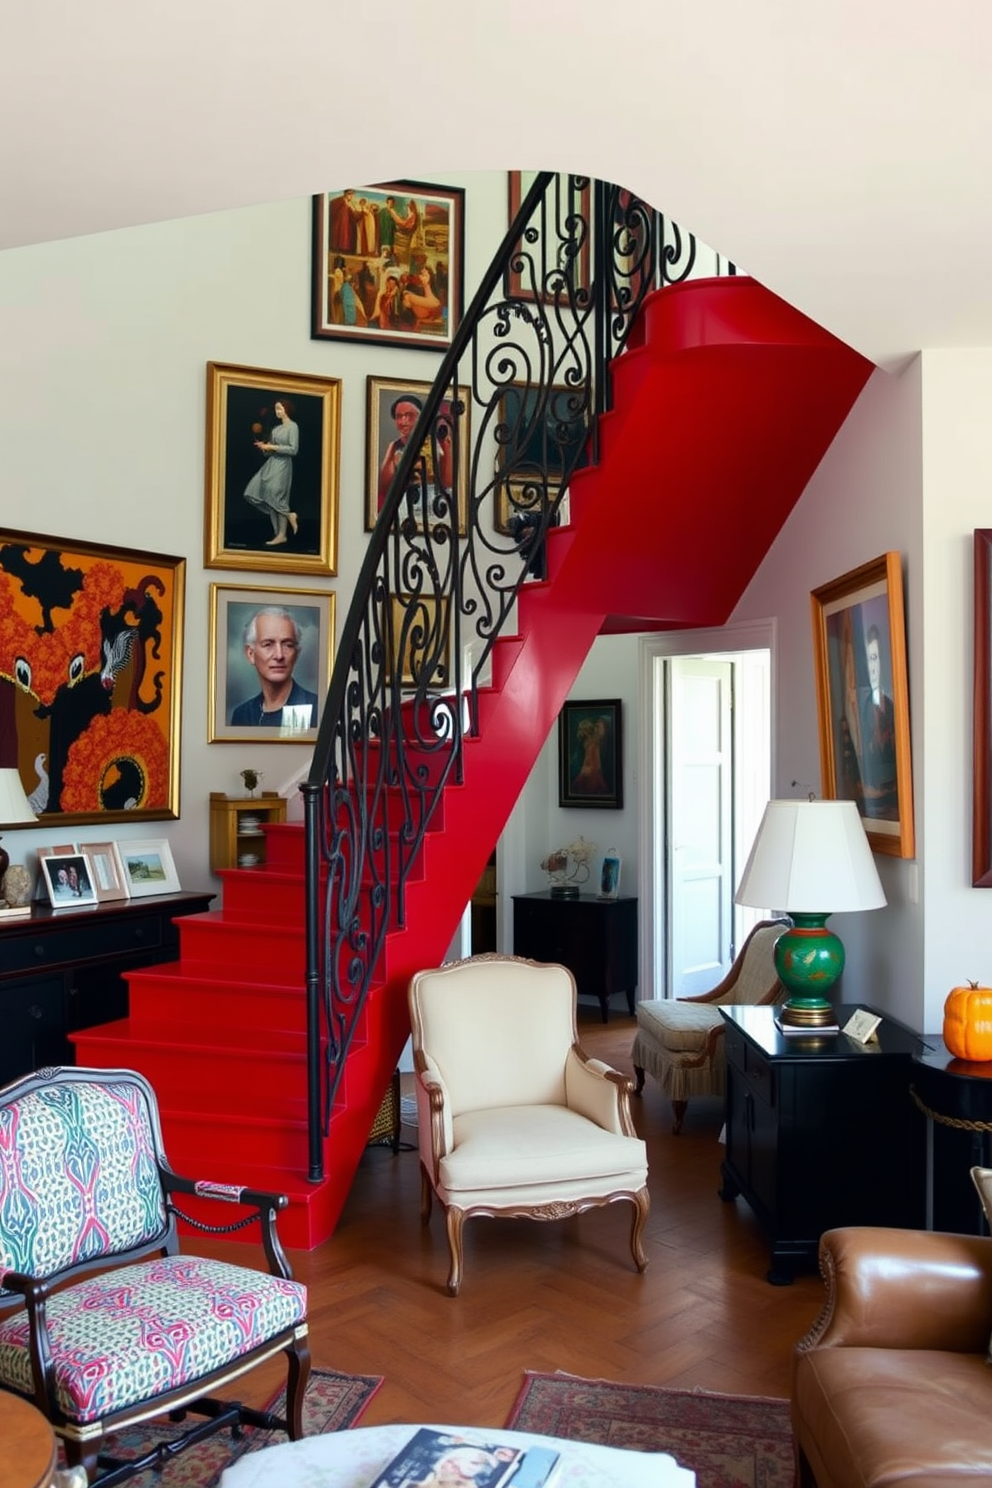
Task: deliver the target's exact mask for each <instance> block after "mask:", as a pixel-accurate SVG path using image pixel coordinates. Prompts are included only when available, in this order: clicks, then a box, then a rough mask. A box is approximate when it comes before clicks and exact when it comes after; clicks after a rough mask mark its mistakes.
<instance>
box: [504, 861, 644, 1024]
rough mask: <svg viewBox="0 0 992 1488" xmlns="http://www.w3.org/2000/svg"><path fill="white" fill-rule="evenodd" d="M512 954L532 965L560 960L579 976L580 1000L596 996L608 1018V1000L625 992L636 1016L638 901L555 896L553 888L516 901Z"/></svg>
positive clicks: (604, 1015)
mask: <svg viewBox="0 0 992 1488" xmlns="http://www.w3.org/2000/svg"><path fill="white" fill-rule="evenodd" d="M513 951H514V955H517V956H529V957H530V958H531V960H533V961H557V962H559V963H560V964H561V965H562V966H567V967H568V969H569V971H570V972H571V973H572V975H573V976H574V977H575V985H576V988H577V990H578V994H579V996H580V997H594V998H595V999H596V1000H597V1002H598V1003H599V1006H600V1010H601V1012H602V1014H603V1022H604V1023H605V1022H606V1021H607V1019H608V1018H609V1012H610V998H611V997H612V996H613V995H614V994H615V993H617V992H623V993H624V994H625V995H626V998H627V1010H628V1012H630V1013H631V1015H633V1012H634V993H635V991H636V989H637V900H636V899H635V898H633V897H632V896H631V895H621V897H620V898H619V899H599V898H597V897H596V895H595V894H579V895H578V897H577V898H575V899H558V898H554V897H552V894H551V891H550V889H544V890H541V891H540V892H539V893H536V894H514V896H513Z"/></svg>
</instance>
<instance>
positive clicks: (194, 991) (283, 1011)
mask: <svg viewBox="0 0 992 1488" xmlns="http://www.w3.org/2000/svg"><path fill="white" fill-rule="evenodd" d="M157 971H158V968H157V967H149V968H148V970H147V971H137V972H130V973H125V975H126V978H127V982H128V990H129V1004H130V1022H131V1026H132V1028H133V1029H134V1030H135V1031H138V1030H140V1028H141V1026H142V1024H148V1023H151V1024H155V1025H160V1024H162V1023H163V1022H166V1021H167V1022H170V1023H173V1022H174V1023H176V1024H177V1025H179V1027H180V1028H182V1029H184V1030H187V1031H188V1030H189V1029H190V1028H200V1027H202V1028H213V1029H221V1030H224V1029H230V1028H233V1027H236V1026H242V1025H243V1026H246V1027H249V1028H275V1029H284V1030H291V1031H294V1032H297V1033H303V1032H304V1031H305V1029H306V985H305V982H304V980H303V978H301V979H300V981H299V983H298V985H297V986H295V987H288V986H278V987H276V986H273V987H262V986H256V985H254V984H252V983H248V982H241V983H238V982H226V981H221V980H219V979H217V980H214V979H211V978H210V977H196V976H193V975H191V974H187V975H186V976H185V977H183V978H181V979H180V978H177V977H171V978H166V977H164V976H160V975H158V976H157V975H156V972H157Z"/></svg>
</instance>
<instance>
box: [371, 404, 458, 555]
mask: <svg viewBox="0 0 992 1488" xmlns="http://www.w3.org/2000/svg"><path fill="white" fill-rule="evenodd" d="M431 386H432V384H431V383H429V382H412V381H411V380H410V379H409V378H403V379H398V378H395V377H392V378H390V377H369V378H367V380H366V401H367V417H366V424H365V530H366V532H371V531H372V529H373V527H374V526H375V524H376V521H377V519H378V516H379V513H380V511H381V510H382V507H383V503H384V502H385V499H386V494H387V492H388V490H389V485H390V482H391V481H392V478H393V476H394V474H395V473H396V468H397V466H398V464H399V462H400V461H401V460H402V458H403V455H404V452H405V450H406V444H407V441H408V440H409V438H410V435H411V434H412V433H413V430H414V428H415V426H416V423H417V420H418V418H419V417H420V414H421V411H422V410H423V406H424V403H425V401H426V398H427V395H428V393H429V392H430V390H431ZM470 400H471V390H470V389H469V388H468V386H467V385H466V386H462V387H459V389H458V409H457V413H456V411H455V410H454V409H453V408H452V404H451V399H450V398H449V399H445V401H444V402H443V403H442V405H441V407H440V409H439V410H438V416H437V418H436V419H435V431H436V432H435V437H433V438H430V439H426V440H425V441H424V445H423V450H422V454H423V457H424V460H425V462H426V496H427V502H428V511H430V504H431V502H432V500H433V499H434V498H435V496H436V494H437V492H438V489H439V488H440V489H441V490H448V491H450V490H451V483H452V479H453V462H454V450H453V439H452V431H453V427H454V421H455V418H456V417H457V420H458V447H459V451H460V454H461V458H460V460H459V462H458V465H459V468H458V497H457V501H458V530H459V532H460V533H461V534H462V536H463V537H464V535H465V533H466V532H467V531H468V472H469V465H470V463H471V448H470V445H469V405H470ZM424 494H425V493H424V487H423V486H422V485H421V482H420V480H419V477H418V479H417V481H416V484H415V485H414V486H411V488H410V491H409V494H408V496H407V502H408V505H409V507H410V512H411V515H413V516H414V518H415V519H416V521H417V526H418V528H420V529H423V526H424V512H423V511H422V510H421V509H420V508H421V507H422V503H423V499H424ZM446 505H447V504H446V503H445V508H446ZM437 519H440V520H445V521H446V520H447V511H446V509H444V510H443V511H439V512H438V514H437Z"/></svg>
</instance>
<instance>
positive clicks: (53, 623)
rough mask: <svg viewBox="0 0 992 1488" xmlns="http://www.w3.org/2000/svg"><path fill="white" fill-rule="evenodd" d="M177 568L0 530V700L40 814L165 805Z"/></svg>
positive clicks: (174, 689)
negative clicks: (0, 621)
mask: <svg viewBox="0 0 992 1488" xmlns="http://www.w3.org/2000/svg"><path fill="white" fill-rule="evenodd" d="M185 573H186V565H185V562H184V560H183V559H182V558H174V557H167V556H165V555H164V554H162V553H146V552H141V551H138V550H135V549H126V548H116V547H109V546H105V545H99V544H96V543H90V542H80V541H77V540H75V539H71V538H56V537H37V536H35V535H34V534H32V533H26V532H12V531H0V614H2V615H3V616H4V619H3V623H2V625H0V708H2V714H3V716H4V717H5V719H6V720H7V722H6V729H7V731H8V734H9V739H10V749H11V752H12V753H13V752H15V751H16V763H17V768H18V770H19V771H20V776H21V781H22V783H23V785H24V789H25V791H26V793H27V795H28V798H29V800H30V801H31V804H32V807H33V809H34V811H35V813H36V814H37V816H38V820H39V822H40V823H41V824H42V825H44V826H61V825H62V824H63V823H67V822H103V823H106V822H110V821H130V820H133V819H135V818H142V817H143V818H146V819H148V820H154V819H162V818H166V817H175V816H178V814H179V710H180V679H181V677H182V629H183V597H184V582H185ZM11 762H12V763H13V760H11Z"/></svg>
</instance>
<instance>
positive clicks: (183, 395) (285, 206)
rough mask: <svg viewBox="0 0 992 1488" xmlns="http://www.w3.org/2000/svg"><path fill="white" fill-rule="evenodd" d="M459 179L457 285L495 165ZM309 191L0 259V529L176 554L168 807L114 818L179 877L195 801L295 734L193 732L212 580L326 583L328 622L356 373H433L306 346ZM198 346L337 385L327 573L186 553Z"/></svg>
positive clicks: (201, 393)
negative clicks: (179, 584) (461, 240)
mask: <svg viewBox="0 0 992 1488" xmlns="http://www.w3.org/2000/svg"><path fill="white" fill-rule="evenodd" d="M445 184H446V185H450V186H465V187H468V186H470V187H471V193H470V204H469V205H468V207H467V210H466V219H465V223H466V226H465V234H466V271H465V279H466V286H467V297H468V295H470V293H471V290H472V288H473V287H474V285H475V284H476V283H477V282H478V280H479V277H480V276H481V274H482V272H483V270H484V269H485V268H486V267H487V265H488V263H489V262H490V260H491V258H492V254H493V251H494V249H495V246H496V244H497V243H498V242H499V239H500V238H501V236H502V234H503V233H504V232H505V231H506V226H507V191H506V173H505V172H503V171H497V172H485V173H481V172H476V173H469V174H468V175H467V176H466V175H458V174H457V173H453V174H450V175H448V176H447V177H446V178H445ZM309 306H310V201H309V199H299V200H295V201H289V202H283V203H279V204H276V205H271V206H265V207H258V208H249V209H246V210H243V211H237V212H224V213H217V214H215V215H212V216H207V217H198V218H195V219H189V220H185V221H178V222H167V223H164V224H161V225H156V226H151V227H143V228H133V229H128V230H124V231H120V232H113V233H106V234H100V235H96V236H93V237H87V238H81V239H78V240H72V241H64V242H58V243H50V244H45V245H43V246H41V247H32V248H25V249H12V250H8V251H6V252H5V253H2V254H0V445H2V448H3V450H4V472H3V495H4V500H3V509H2V514H0V524H2V525H3V526H4V527H5V528H14V529H17V530H22V531H27V532H32V533H37V534H39V535H43V536H46V537H52V536H55V537H62V538H75V539H87V540H89V541H92V542H96V543H101V542H106V543H113V544H117V545H121V546H124V547H131V548H140V549H143V550H147V551H151V552H161V553H168V554H176V555H179V556H182V557H185V559H186V560H187V573H186V626H185V662H184V667H183V686H182V751H181V755H182V772H181V801H180V819H179V820H178V821H173V822H163V823H158V822H155V823H151V824H149V823H148V822H147V821H141V822H140V823H134V824H131V823H125V824H114V825H113V835H114V836H116V837H118V838H124V837H126V836H136V835H142V836H147V835H155V836H158V835H162V836H166V837H168V838H169V840H170V843H171V845H172V849H173V854H174V856H175V859H176V865H177V868H178V870H179V875H180V879H181V881H182V883H183V886H184V887H188V888H202V887H209V886H212V887H214V888H219V883H218V881H217V880H215V879H213V880H212V879H211V876H210V874H209V871H208V867H207V863H208V799H209V794H210V792H211V791H212V790H223V791H228V792H229V793H231V794H240V793H241V791H242V785H241V782H240V780H239V779H238V772H239V771H240V770H241V769H242V768H244V767H245V766H246V765H250V766H253V767H255V768H258V769H261V770H262V771H263V772H264V777H265V778H264V780H263V788H265V789H278V788H279V787H280V786H281V785H282V784H283V782H285V781H288V780H289V779H290V777H291V776H292V775H293V774H294V772H295V771H297V770H298V769H299V768H300V767H301V766H302V765H305V763H306V760H307V757H308V753H309V751H308V749H307V748H306V746H297V745H293V744H283V743H279V744H266V745H259V744H254V743H252V744H208V743H207V675H208V674H207V664H208V657H207V651H208V647H207V637H208V617H209V586H210V584H211V583H222V584H245V583H247V584H250V585H256V586H257V585H261V586H263V587H266V586H268V585H270V584H273V585H278V586H284V585H285V586H289V587H298V588H324V587H326V588H331V589H335V590H336V591H337V594H338V608H337V623H338V628H339V630H340V627H341V625H342V623H343V621H344V617H345V614H346V613H347V608H348V603H349V601H350V597H351V591H352V585H353V581H354V577H355V575H356V573H357V569H358V566H359V563H360V561H361V558H362V556H363V555H364V551H365V546H366V543H367V536H366V534H365V532H364V530H363V511H364V500H365V399H366V389H365V379H366V375H367V374H369V373H374V374H376V375H379V376H394V377H411V378H418V379H432V378H433V377H434V375H435V373H436V371H437V369H438V367H439V365H440V360H441V358H440V355H438V354H436V353H431V352H424V351H410V350H404V349H395V348H389V347H373V348H368V347H363V346H361V345H360V344H358V345H356V344H354V343H346V342H337V341H312V340H311V339H310V335H309V327H310V309H309ZM208 361H220V362H231V363H236V364H243V365H246V366H249V367H260V368H268V369H272V370H276V371H286V372H303V373H316V374H318V375H323V376H327V377H338V378H341V380H342V428H341V509H340V541H339V565H338V568H339V571H338V576H337V578H336V579H328V580H321V579H312V578H310V577H309V576H299V575H291V574H290V575H286V576H283V575H282V574H260V573H257V572H249V571H246V572H244V573H242V572H238V571H233V570H208V569H205V568H204V567H203V526H204V440H205V390H206V364H207V362H208ZM106 836H107V827H106V825H103V826H100V825H99V824H95V825H93V826H78V827H75V826H74V827H63V828H46V829H45V830H43V831H30V832H27V831H23V832H17V833H15V832H14V831H13V830H8V832H6V833H5V841H6V845H7V847H8V850H9V851H10V854H11V858H12V860H13V861H14V862H19V861H27V863H28V865H29V866H30V867H31V868H32V869H34V867H35V863H34V852H33V849H34V848H35V847H36V846H38V845H42V844H48V843H51V842H56V841H67V840H72V839H75V840H83V841H85V840H99V839H101V838H105V837H106Z"/></svg>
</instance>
